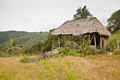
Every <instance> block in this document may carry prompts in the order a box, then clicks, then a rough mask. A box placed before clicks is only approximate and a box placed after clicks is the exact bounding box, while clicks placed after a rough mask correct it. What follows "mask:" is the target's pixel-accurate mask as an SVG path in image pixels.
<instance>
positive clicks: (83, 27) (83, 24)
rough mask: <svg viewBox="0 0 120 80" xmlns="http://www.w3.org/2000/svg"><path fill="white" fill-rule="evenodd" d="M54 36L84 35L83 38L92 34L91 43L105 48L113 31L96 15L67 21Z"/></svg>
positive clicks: (54, 32)
mask: <svg viewBox="0 0 120 80" xmlns="http://www.w3.org/2000/svg"><path fill="white" fill-rule="evenodd" d="M51 34H52V35H53V36H55V35H57V36H58V37H59V36H68V35H73V36H78V37H79V36H80V37H81V36H82V37H81V38H83V39H84V37H85V36H86V35H87V36H90V44H91V45H93V46H95V47H97V46H100V47H101V48H103V49H104V48H105V47H106V44H107V43H108V40H109V37H110V36H111V33H110V32H109V31H108V30H107V29H106V28H105V27H104V26H103V25H102V23H101V22H100V21H99V20H98V19H97V18H95V17H91V18H87V19H78V20H71V21H66V22H65V23H63V24H62V25H61V26H60V27H59V28H57V29H55V30H54V31H53V32H52V33H51Z"/></svg>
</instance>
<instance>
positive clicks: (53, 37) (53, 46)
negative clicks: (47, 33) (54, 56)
mask: <svg viewBox="0 0 120 80" xmlns="http://www.w3.org/2000/svg"><path fill="white" fill-rule="evenodd" d="M53 49H54V35H53V36H52V50H53Z"/></svg>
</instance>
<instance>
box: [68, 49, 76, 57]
mask: <svg viewBox="0 0 120 80" xmlns="http://www.w3.org/2000/svg"><path fill="white" fill-rule="evenodd" d="M68 54H69V55H73V56H76V55H77V54H78V52H77V51H76V50H74V49H70V50H69V52H68Z"/></svg>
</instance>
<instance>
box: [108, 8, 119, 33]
mask: <svg viewBox="0 0 120 80" xmlns="http://www.w3.org/2000/svg"><path fill="white" fill-rule="evenodd" d="M107 28H108V30H109V31H111V32H116V31H118V30H120V10H118V11H115V12H114V13H113V14H112V15H111V17H110V18H109V19H108V27H107Z"/></svg>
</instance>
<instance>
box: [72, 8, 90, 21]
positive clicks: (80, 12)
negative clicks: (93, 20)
mask: <svg viewBox="0 0 120 80" xmlns="http://www.w3.org/2000/svg"><path fill="white" fill-rule="evenodd" d="M76 12H77V13H76V14H75V15H74V16H73V17H74V20H76V19H84V18H87V17H88V16H92V15H91V14H90V12H89V11H88V9H87V7H86V6H84V7H83V8H81V7H80V8H78V9H77V10H76Z"/></svg>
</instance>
